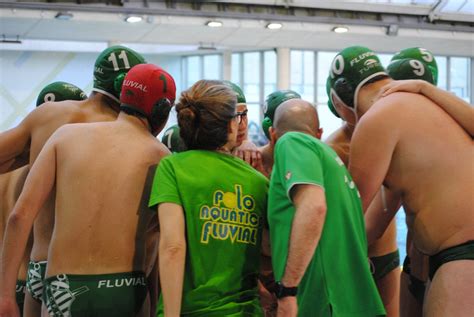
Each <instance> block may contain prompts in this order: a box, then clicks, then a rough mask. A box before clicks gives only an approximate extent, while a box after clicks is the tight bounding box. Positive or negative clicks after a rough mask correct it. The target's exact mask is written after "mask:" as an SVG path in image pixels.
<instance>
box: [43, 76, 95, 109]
mask: <svg viewBox="0 0 474 317" xmlns="http://www.w3.org/2000/svg"><path fill="white" fill-rule="evenodd" d="M85 99H87V95H86V94H85V93H84V91H82V89H81V88H79V87H77V86H75V85H73V84H69V83H66V82H64V81H55V82H54V83H51V84H49V85H47V86H45V87H44V88H43V89H42V90H41V91H40V93H39V95H38V98H37V99H36V107H38V106H40V105H42V104H43V103H45V102H57V101H64V100H85Z"/></svg>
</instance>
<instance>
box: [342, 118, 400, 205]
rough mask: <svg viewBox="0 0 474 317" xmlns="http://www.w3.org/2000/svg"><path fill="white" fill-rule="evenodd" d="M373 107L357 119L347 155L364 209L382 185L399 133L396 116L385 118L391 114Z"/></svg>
mask: <svg viewBox="0 0 474 317" xmlns="http://www.w3.org/2000/svg"><path fill="white" fill-rule="evenodd" d="M374 110H375V111H374V112H372V110H370V111H369V112H368V113H366V114H365V115H364V116H363V117H362V119H361V120H360V121H359V123H358V125H357V127H356V129H355V131H354V135H353V137H352V141H351V149H350V158H349V172H350V174H351V175H352V178H353V180H354V182H355V183H356V185H357V188H358V189H359V193H360V196H361V200H362V210H363V211H364V213H365V211H366V210H367V208H368V207H369V205H370V203H371V202H372V199H374V197H375V194H377V192H378V191H379V189H380V187H381V186H382V183H383V181H384V179H385V176H386V175H387V172H388V168H389V166H390V162H391V160H392V154H393V152H394V150H395V146H396V144H397V142H398V137H399V136H398V127H397V125H396V124H394V122H396V120H394V119H390V117H388V118H387V115H390V116H391V115H394V114H393V113H390V112H381V111H377V110H378V109H374ZM371 112H372V113H371ZM392 112H393V111H392Z"/></svg>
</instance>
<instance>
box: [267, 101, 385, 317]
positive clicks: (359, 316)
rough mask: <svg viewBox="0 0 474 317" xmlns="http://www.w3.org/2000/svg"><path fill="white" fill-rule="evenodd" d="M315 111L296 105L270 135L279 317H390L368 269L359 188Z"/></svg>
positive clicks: (282, 112)
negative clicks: (323, 135)
mask: <svg viewBox="0 0 474 317" xmlns="http://www.w3.org/2000/svg"><path fill="white" fill-rule="evenodd" d="M318 129H319V122H318V116H317V112H316V109H315V108H314V107H313V106H312V105H311V104H310V103H308V102H306V101H303V100H299V99H292V100H289V101H286V102H284V103H283V104H281V105H280V106H279V107H278V109H277V110H276V113H275V119H274V124H273V127H271V128H270V129H269V131H270V136H271V144H272V146H273V147H274V153H275V163H274V166H273V171H272V175H271V180H270V190H269V198H268V200H269V206H268V207H269V209H268V223H269V226H270V241H271V243H270V244H271V248H272V263H273V269H274V274H275V280H276V281H277V292H276V296H277V298H278V315H279V316H297V315H298V316H320V317H325V316H351V317H367V316H380V315H385V310H384V308H383V304H382V301H381V299H380V296H379V294H378V292H377V288H376V286H375V283H374V281H373V279H372V276H371V274H370V270H369V265H368V262H367V239H366V235H365V226H364V219H363V214H362V209H361V204H360V199H359V197H358V192H357V188H355V186H354V182H353V181H352V179H351V176H350V175H349V173H348V172H347V170H346V168H345V167H344V163H343V162H342V161H341V159H340V158H339V157H338V156H337V154H336V153H335V152H334V151H333V150H332V149H331V148H330V147H329V146H327V145H326V144H324V143H322V142H321V141H319V140H318V139H317V138H316V136H317V133H318Z"/></svg>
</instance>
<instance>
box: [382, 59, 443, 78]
mask: <svg viewBox="0 0 474 317" xmlns="http://www.w3.org/2000/svg"><path fill="white" fill-rule="evenodd" d="M387 72H388V75H389V76H390V77H392V78H393V79H395V80H404V79H421V80H424V81H427V82H429V83H431V84H433V85H434V78H433V74H432V73H431V71H430V70H429V68H428V66H427V65H426V64H425V63H423V62H421V61H419V60H417V59H411V58H405V59H398V60H395V61H392V62H391V63H390V64H389V65H388V67H387Z"/></svg>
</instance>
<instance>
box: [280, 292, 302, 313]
mask: <svg viewBox="0 0 474 317" xmlns="http://www.w3.org/2000/svg"><path fill="white" fill-rule="evenodd" d="M296 316H298V303H297V302H296V296H287V297H283V298H280V299H279V300H278V310H277V317H296Z"/></svg>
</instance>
